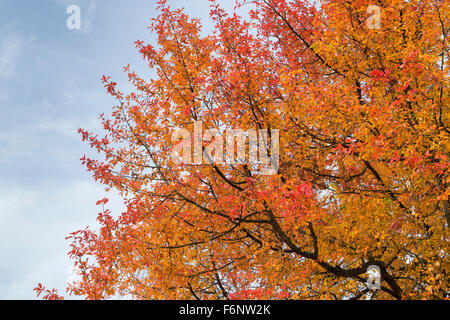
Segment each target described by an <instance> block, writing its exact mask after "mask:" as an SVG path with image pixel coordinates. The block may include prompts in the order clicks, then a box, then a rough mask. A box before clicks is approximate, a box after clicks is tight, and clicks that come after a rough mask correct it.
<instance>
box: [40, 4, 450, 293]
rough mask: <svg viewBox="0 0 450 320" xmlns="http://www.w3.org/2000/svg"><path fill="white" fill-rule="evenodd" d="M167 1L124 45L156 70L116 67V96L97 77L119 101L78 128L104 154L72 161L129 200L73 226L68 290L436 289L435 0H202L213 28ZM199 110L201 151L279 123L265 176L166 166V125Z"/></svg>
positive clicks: (445, 184) (440, 219)
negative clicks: (227, 136) (125, 84)
mask: <svg viewBox="0 0 450 320" xmlns="http://www.w3.org/2000/svg"><path fill="white" fill-rule="evenodd" d="M165 2H166V1H160V2H159V10H160V13H159V16H158V17H157V18H155V19H153V20H152V24H151V26H150V30H151V31H152V32H153V34H155V35H156V37H157V44H156V45H154V46H152V45H149V44H146V43H144V42H142V41H136V43H135V44H136V48H137V50H139V52H140V53H141V54H142V57H143V59H145V61H147V62H148V66H149V68H151V69H153V70H154V71H155V75H156V76H155V77H153V78H152V79H144V78H143V77H140V76H139V75H138V74H137V73H136V72H135V71H134V70H133V69H132V68H131V67H130V66H127V67H125V68H124V71H125V72H126V73H127V75H128V79H129V82H130V84H131V85H132V87H133V88H134V91H133V92H130V93H125V92H123V91H121V90H120V88H119V85H118V84H117V83H115V82H114V81H113V80H112V79H111V78H109V77H106V76H104V77H103V79H102V81H103V83H104V86H105V88H106V90H107V92H108V93H109V94H110V95H112V96H113V97H115V98H116V99H117V105H116V106H114V107H113V111H112V115H111V116H110V117H107V116H104V115H101V122H102V124H103V127H104V134H101V135H97V134H94V133H90V132H88V131H86V130H82V129H80V130H79V131H80V133H81V135H82V138H83V140H85V141H87V142H88V143H90V145H91V146H92V148H94V149H95V150H97V151H98V152H99V153H100V155H102V157H100V158H98V159H91V158H88V157H83V158H82V162H83V164H84V165H85V166H86V168H87V169H88V170H89V171H91V172H92V174H93V177H94V179H95V180H96V181H99V182H100V183H102V184H104V185H105V187H106V188H110V189H116V190H118V191H119V192H120V194H121V195H122V196H123V197H124V199H126V200H125V202H126V206H127V210H126V211H125V212H123V213H122V214H121V215H120V216H119V217H118V218H113V216H112V215H111V213H110V212H109V210H107V209H106V207H107V200H106V199H104V200H101V201H99V203H98V204H99V205H100V207H101V208H102V212H101V213H100V214H99V216H98V222H99V228H98V230H91V229H84V230H80V231H76V232H74V233H72V234H71V235H70V238H71V239H72V241H73V244H72V249H71V251H70V256H71V257H72V258H73V259H74V261H75V265H76V267H77V268H78V270H79V271H80V274H81V280H80V281H79V282H77V283H74V284H72V285H70V286H69V287H68V292H69V293H70V294H75V295H80V296H83V297H86V298H88V299H102V298H108V297H111V296H115V295H131V296H132V297H134V298H137V299H225V298H230V299H284V298H286V299H360V298H372V299H443V298H448V294H449V283H448V266H449V260H448V258H449V257H448V255H449V253H448V240H449V233H448V227H449V224H450V201H449V194H450V190H449V182H450V180H449V146H450V143H449V136H450V135H449V134H450V127H449V115H448V114H449V107H448V106H449V96H448V86H449V83H448V54H449V52H448V50H449V48H448V31H449V26H448V21H449V13H450V10H449V2H448V1H438V0H427V1H423V0H410V1H404V0H389V1H372V0H371V1H366V0H353V1H344V0H326V1H321V2H320V3H314V2H312V1H303V0H289V1H288V0H252V1H250V0H239V1H238V2H237V7H238V8H240V9H242V10H238V9H237V11H236V12H234V13H229V12H226V11H225V10H223V9H222V8H221V6H220V4H219V3H217V2H216V1H210V8H211V11H210V18H211V19H212V21H213V25H214V29H213V31H211V32H209V33H207V32H205V31H204V30H202V24H201V21H200V20H199V19H196V18H191V17H189V16H188V15H187V14H185V13H184V11H183V10H181V9H172V8H170V7H169V6H168V5H167V4H166V3H165ZM371 5H372V6H373V5H376V8H379V9H380V13H381V15H380V16H379V17H378V18H379V21H375V22H374V21H370V19H376V18H377V17H374V16H373V15H374V14H376V13H374V12H376V10H375V11H371V10H368V8H369V6H371ZM372 9H373V7H372ZM239 12H244V13H242V14H238V13H239ZM370 23H373V24H372V25H371V24H370ZM377 23H378V24H377ZM199 122H201V124H202V128H203V130H204V131H203V139H202V137H200V140H201V143H202V144H201V150H200V151H205V150H207V146H208V145H209V144H210V143H211V141H209V142H208V139H207V138H206V137H205V135H206V132H207V130H206V129H215V132H216V133H219V134H223V133H224V132H225V130H226V129H241V130H253V129H254V130H267V132H268V133H269V135H270V134H271V133H270V132H272V131H271V130H275V129H276V130H278V133H279V144H278V149H279V162H278V165H277V167H276V173H275V174H266V175H264V174H257V172H256V173H255V168H256V169H258V168H259V167H260V166H261V164H260V163H252V164H249V163H243V162H239V161H234V162H233V161H228V162H227V161H223V162H221V161H214V159H213V160H212V161H209V162H208V161H206V162H205V161H203V162H202V163H201V164H198V163H194V161H192V162H189V161H183V162H179V163H175V162H174V157H173V153H172V150H173V147H174V146H175V145H176V144H177V143H178V140H176V139H175V140H176V141H175V140H174V138H173V137H174V135H173V134H174V132H175V131H176V130H184V131H183V132H190V133H192V132H194V126H195V125H196V123H199ZM259 133H261V131H259ZM209 138H211V137H209ZM191 139H192V141H191ZM216 139H217V138H216ZM194 140H195V137H193V135H191V136H190V137H189V142H192V144H194V143H195V141H194ZM210 140H211V139H210ZM244 147H245V148H246V150H247V149H250V147H251V146H250V145H249V144H248V143H246V145H245V146H244ZM233 148H234V147H233ZM194 149H195V148H194ZM267 149H268V150H266V151H267V152H268V154H271V153H272V152H273V150H270V148H269V146H267ZM260 152H261V151H260ZM232 153H234V149H233V152H232ZM215 156H216V157H217V152H216V154H215ZM225 158H226V156H225ZM369 266H377V267H378V268H379V269H380V273H381V287H380V289H379V290H372V289H371V288H369V287H368V286H367V282H366V280H367V277H368V275H367V269H368V267H369ZM36 291H37V292H38V293H39V294H40V293H43V294H44V295H46V298H58V297H59V296H58V294H57V293H56V291H53V290H47V289H45V288H44V287H43V286H42V285H39V287H38V288H36Z"/></svg>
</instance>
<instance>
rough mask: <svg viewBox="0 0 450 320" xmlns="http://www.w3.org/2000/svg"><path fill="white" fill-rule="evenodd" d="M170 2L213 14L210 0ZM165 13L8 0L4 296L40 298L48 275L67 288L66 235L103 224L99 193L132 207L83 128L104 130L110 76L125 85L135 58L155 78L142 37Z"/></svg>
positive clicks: (0, 285) (116, 207) (0, 45)
mask: <svg viewBox="0 0 450 320" xmlns="http://www.w3.org/2000/svg"><path fill="white" fill-rule="evenodd" d="M169 3H170V4H171V5H172V6H176V7H185V8H186V11H187V12H188V13H189V14H191V15H194V16H196V17H200V18H202V19H206V17H207V15H208V1H207V0H190V1H188V0H183V1H169ZM222 3H224V5H225V7H228V8H232V7H233V4H234V1H232V0H224V1H222ZM71 4H74V5H78V6H79V7H80V9H81V29H80V30H69V29H68V28H67V27H66V20H67V18H68V17H69V14H67V13H66V8H67V7H68V6H69V5H71ZM156 15H157V12H156V0H131V1H123V0H78V1H77V0H41V1H29V0H1V2H0V108H1V116H0V145H1V149H0V150H1V151H0V181H1V184H0V299H34V298H35V295H34V292H33V291H32V289H33V288H34V287H35V286H36V285H37V283H38V282H42V283H43V284H45V285H46V286H48V287H55V288H57V289H59V291H60V292H64V288H65V283H66V281H67V280H68V279H69V278H70V277H71V268H70V266H71V261H70V260H69V258H68V257H67V252H68V250H69V246H68V245H69V243H68V242H67V241H66V240H64V238H65V237H66V236H67V235H68V234H69V233H70V232H72V231H74V230H78V229H80V228H84V227H85V226H87V225H90V226H95V225H96V223H95V218H96V216H97V212H98V208H97V207H96V205H95V202H96V201H97V200H98V199H101V198H103V197H105V196H106V197H108V198H110V203H109V208H110V209H111V210H112V211H113V212H115V213H120V212H121V210H123V205H122V203H121V200H120V199H119V197H118V196H117V195H115V194H112V193H106V192H105V191H104V189H103V187H102V186H101V185H99V184H97V183H95V182H94V181H93V179H91V177H90V175H89V174H88V173H87V172H86V171H85V168H84V167H82V166H81V163H80V161H79V159H80V158H81V157H82V156H83V154H88V155H89V154H92V153H91V151H90V149H89V148H88V146H87V145H86V144H84V143H82V142H81V139H80V137H79V135H78V134H77V133H76V131H77V129H78V128H80V127H81V128H85V129H89V130H91V131H97V132H101V131H100V126H99V122H98V120H97V119H98V115H99V114H100V113H103V112H104V113H105V114H108V112H109V111H110V110H111V106H112V105H113V104H114V103H115V102H114V100H112V98H110V97H109V96H108V95H107V94H106V91H105V90H104V89H103V87H102V85H101V82H100V78H101V76H102V75H104V74H105V75H109V76H111V77H112V78H113V79H114V80H115V81H116V82H117V83H118V84H119V86H120V85H122V88H126V87H127V80H126V75H125V74H123V72H122V67H123V66H125V65H127V64H128V63H130V64H131V66H132V67H134V68H135V69H136V70H137V71H138V73H139V74H140V75H144V76H147V77H149V76H151V75H152V73H151V71H149V70H148V68H146V65H145V63H144V62H143V61H142V59H141V57H140V56H139V54H138V52H137V50H136V49H135V47H134V45H133V42H134V41H135V40H138V39H139V40H142V41H145V42H154V38H155V35H154V34H151V33H150V32H149V30H148V29H147V27H148V25H149V21H150V18H152V17H156Z"/></svg>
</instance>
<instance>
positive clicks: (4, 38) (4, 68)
mask: <svg viewBox="0 0 450 320" xmlns="http://www.w3.org/2000/svg"><path fill="white" fill-rule="evenodd" d="M0 39H1V40H0V76H1V77H3V78H8V77H10V76H11V75H12V74H13V73H14V71H15V68H16V65H17V62H18V60H19V59H20V57H21V56H22V54H23V53H24V51H25V49H26V48H27V47H28V46H29V45H30V44H31V42H32V41H33V40H34V38H28V39H27V38H25V37H22V36H20V35H19V34H17V33H15V32H14V31H13V30H12V26H11V25H8V26H5V27H3V28H1V29H0Z"/></svg>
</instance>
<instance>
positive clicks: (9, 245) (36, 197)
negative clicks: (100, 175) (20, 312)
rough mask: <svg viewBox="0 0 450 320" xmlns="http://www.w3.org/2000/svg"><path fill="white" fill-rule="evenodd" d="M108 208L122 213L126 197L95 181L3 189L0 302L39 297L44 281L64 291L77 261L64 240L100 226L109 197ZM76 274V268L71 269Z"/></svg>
mask: <svg viewBox="0 0 450 320" xmlns="http://www.w3.org/2000/svg"><path fill="white" fill-rule="evenodd" d="M105 196H106V197H107V198H109V199H110V202H108V208H109V209H111V211H112V212H114V213H116V214H117V213H118V212H122V211H123V209H124V207H123V204H122V201H121V199H120V197H119V196H118V195H116V194H113V193H106V192H105V191H104V189H103V187H102V186H101V185H99V184H97V183H93V182H89V181H83V180H78V181H67V182H66V183H61V184H59V183H58V185H41V186H39V187H35V188H26V187H23V186H6V185H1V186H0V252H1V253H2V254H1V255H0V271H1V272H0V299H31V298H34V297H35V295H34V292H33V288H34V287H36V285H37V284H38V283H39V282H41V283H43V284H44V285H46V286H47V287H48V288H53V287H54V288H57V289H58V290H59V292H60V293H64V287H65V285H66V283H67V281H74V280H76V274H75V273H74V274H73V275H72V274H68V273H67V270H68V268H70V267H71V261H70V259H69V257H68V256H67V252H68V251H69V250H70V248H69V242H68V241H67V240H64V238H65V237H66V236H67V235H68V234H69V233H70V232H73V231H75V230H79V229H83V228H84V227H85V226H87V225H90V226H91V227H93V228H95V227H96V225H97V222H96V221H95V219H96V217H97V213H98V212H99V207H98V206H96V205H95V202H96V201H97V200H98V199H101V198H103V197H105ZM70 270H71V271H72V269H70Z"/></svg>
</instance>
